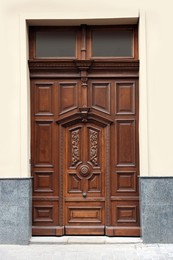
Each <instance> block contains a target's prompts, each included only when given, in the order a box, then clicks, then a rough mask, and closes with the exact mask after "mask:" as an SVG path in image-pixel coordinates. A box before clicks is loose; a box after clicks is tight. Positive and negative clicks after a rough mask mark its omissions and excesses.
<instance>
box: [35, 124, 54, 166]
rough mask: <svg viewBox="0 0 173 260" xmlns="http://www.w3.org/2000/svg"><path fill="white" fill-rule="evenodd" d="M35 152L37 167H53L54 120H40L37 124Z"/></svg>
mask: <svg viewBox="0 0 173 260" xmlns="http://www.w3.org/2000/svg"><path fill="white" fill-rule="evenodd" d="M34 152H35V156H34V165H35V167H53V122H52V120H39V121H36V122H35V142H34Z"/></svg>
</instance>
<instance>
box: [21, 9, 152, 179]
mask: <svg viewBox="0 0 173 260" xmlns="http://www.w3.org/2000/svg"><path fill="white" fill-rule="evenodd" d="M56 17H57V16H56V15H55V17H53V16H52V15H51V17H50V18H49V19H47V18H48V17H46V20H45V17H44V15H42V19H43V20H44V22H45V23H47V22H50V21H51V22H52V24H56V25H58V23H62V21H61V20H59V21H58V20H57V19H56ZM127 17H132V20H133V21H134V19H135V21H137V20H138V19H139V17H140V20H139V58H140V71H139V84H140V89H139V91H140V95H139V96H140V97H139V98H140V103H139V105H140V108H139V113H140V115H139V149H140V152H139V155H140V175H142V176H144V175H145V176H147V175H149V169H148V114H147V70H146V65H147V60H146V33H145V13H144V12H143V11H140V12H138V10H135V11H133V12H129V14H128V16H127V14H126V13H124V15H123V18H127ZM36 19H37V14H21V15H20V43H21V46H20V50H21V59H20V68H21V70H20V71H21V87H20V111H21V114H20V122H21V125H20V132H21V142H20V151H21V154H20V176H21V177H28V176H30V98H29V96H30V95H29V90H30V80H29V72H28V64H27V60H28V25H29V24H30V23H32V24H35V25H37V24H36V23H37V22H36ZM103 19H104V18H102V19H100V20H99V22H100V23H103V22H104V20H103ZM72 20H75V19H72ZM88 20H89V21H91V20H92V19H88ZM111 20H112V21H114V23H119V18H118V15H117V18H113V19H111ZM125 20H126V19H125ZM63 21H64V19H63ZM121 21H122V19H121ZM126 21H127V20H126ZM76 22H78V23H81V21H80V20H78V19H77V20H76ZM86 23H87V21H86ZM132 23H133V22H132Z"/></svg>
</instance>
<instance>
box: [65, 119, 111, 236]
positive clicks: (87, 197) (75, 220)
mask: <svg viewBox="0 0 173 260" xmlns="http://www.w3.org/2000/svg"><path fill="white" fill-rule="evenodd" d="M63 131H64V141H65V145H64V146H65V149H64V156H63V157H64V160H63V166H64V170H63V172H64V176H63V179H64V225H65V233H66V234H70V235H71V234H75V235H77V234H87V235H89V234H95V235H96V234H104V225H105V169H106V146H105V138H106V126H105V125H102V124H97V122H90V121H88V120H87V122H79V123H77V124H76V123H75V124H73V125H70V126H68V127H66V128H65V129H64V130H63Z"/></svg>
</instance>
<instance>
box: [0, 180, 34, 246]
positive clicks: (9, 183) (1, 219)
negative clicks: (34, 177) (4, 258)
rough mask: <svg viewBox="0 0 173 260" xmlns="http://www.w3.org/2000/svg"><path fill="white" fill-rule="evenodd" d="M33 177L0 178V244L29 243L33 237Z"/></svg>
mask: <svg viewBox="0 0 173 260" xmlns="http://www.w3.org/2000/svg"><path fill="white" fill-rule="evenodd" d="M31 196H32V185H31V179H30V178H26V179H0V205H1V206H0V244H28V243H29V240H30V238H31V224H32V223H31V213H32V210H31V206H32V205H31V204H32V200H31Z"/></svg>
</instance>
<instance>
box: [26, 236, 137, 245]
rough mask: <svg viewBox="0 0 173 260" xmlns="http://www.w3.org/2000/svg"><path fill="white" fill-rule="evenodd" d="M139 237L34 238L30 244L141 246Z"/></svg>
mask: <svg viewBox="0 0 173 260" xmlns="http://www.w3.org/2000/svg"><path fill="white" fill-rule="evenodd" d="M139 243H142V239H141V238H139V237H106V236H63V237H32V238H31V239H30V244H139Z"/></svg>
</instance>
